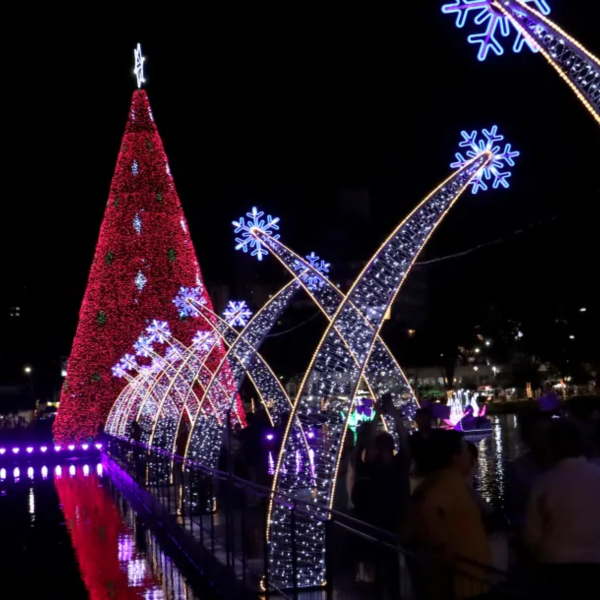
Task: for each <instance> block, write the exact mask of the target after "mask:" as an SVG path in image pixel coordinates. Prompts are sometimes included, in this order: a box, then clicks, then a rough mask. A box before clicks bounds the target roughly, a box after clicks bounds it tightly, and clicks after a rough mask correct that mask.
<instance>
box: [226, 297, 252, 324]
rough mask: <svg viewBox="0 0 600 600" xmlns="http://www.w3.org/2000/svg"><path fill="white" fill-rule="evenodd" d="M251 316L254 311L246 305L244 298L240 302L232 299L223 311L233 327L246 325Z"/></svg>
mask: <svg viewBox="0 0 600 600" xmlns="http://www.w3.org/2000/svg"><path fill="white" fill-rule="evenodd" d="M251 316H252V311H251V310H250V309H249V308H248V307H247V306H246V302H244V300H240V301H239V302H236V301H235V300H230V301H229V304H228V305H227V307H226V308H225V310H224V311H223V317H224V318H225V320H226V321H227V322H228V323H229V324H230V325H231V326H233V327H246V325H247V323H248V320H249V319H250V317H251Z"/></svg>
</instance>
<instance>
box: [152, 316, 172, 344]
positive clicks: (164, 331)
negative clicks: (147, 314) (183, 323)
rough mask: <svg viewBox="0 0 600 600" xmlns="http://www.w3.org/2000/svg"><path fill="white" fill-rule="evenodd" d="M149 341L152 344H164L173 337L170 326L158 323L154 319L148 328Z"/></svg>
mask: <svg viewBox="0 0 600 600" xmlns="http://www.w3.org/2000/svg"><path fill="white" fill-rule="evenodd" d="M146 331H147V332H148V340H149V341H150V342H157V343H158V344H164V343H165V342H166V341H167V340H168V339H169V338H170V337H171V330H170V329H169V324H168V323H167V322H166V321H157V320H156V319H154V320H153V321H152V323H151V324H150V325H148V327H146Z"/></svg>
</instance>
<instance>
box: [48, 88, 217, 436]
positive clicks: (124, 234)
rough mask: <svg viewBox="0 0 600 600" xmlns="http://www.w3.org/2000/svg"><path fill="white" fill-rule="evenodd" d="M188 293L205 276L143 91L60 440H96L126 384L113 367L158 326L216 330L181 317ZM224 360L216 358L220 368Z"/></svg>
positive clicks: (73, 366) (135, 105) (68, 385)
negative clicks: (179, 304) (179, 297)
mask: <svg viewBox="0 0 600 600" xmlns="http://www.w3.org/2000/svg"><path fill="white" fill-rule="evenodd" d="M180 286H186V287H196V286H202V275H201V273H200V267H199V265H198V260H197V259H196V254H195V251H194V246H193V244H192V240H191V239H190V236H189V233H188V227H187V223H186V220H185V217H184V215H183V210H182V208H181V204H180V202H179V198H178V196H177V192H176V191H175V185H174V182H173V178H172V176H171V173H170V171H169V165H168V162H167V157H166V155H165V152H164V149H163V145H162V142H161V139H160V136H159V134H158V131H157V129H156V125H155V123H154V118H153V116H152V111H151V109H150V104H149V102H148V97H147V96H146V92H145V91H144V90H136V91H135V92H134V94H133V100H132V103H131V110H130V111H129V119H128V122H127V127H126V130H125V135H124V136H123V142H122V145H121V150H120V152H119V157H118V160H117V166H116V169H115V173H114V176H113V180H112V184H111V188H110V194H109V198H108V204H107V207H106V212H105V214H104V221H103V223H102V227H101V229H100V238H99V240H98V245H97V247H96V253H95V256H94V262H93V263H92V268H91V271H90V276H89V281H88V285H87V289H86V292H85V297H84V299H83V304H82V306H81V310H80V313H79V324H78V326H77V332H76V334H75V339H74V342H73V347H72V350H71V356H70V358H69V362H68V367H67V377H66V380H65V383H64V387H63V391H62V395H61V402H60V408H59V412H58V415H57V417H56V422H55V425H54V436H55V438H56V440H57V441H59V442H71V441H73V442H78V441H81V440H83V439H86V438H89V437H93V436H95V435H96V433H97V431H98V428H99V426H101V425H103V424H104V423H105V421H106V418H107V416H108V413H109V411H110V408H111V406H112V404H113V402H114V401H115V400H116V398H117V396H118V394H119V392H120V391H121V390H122V388H123V386H124V385H125V382H124V380H123V379H117V378H115V377H113V376H112V373H111V367H112V366H113V365H115V363H117V362H118V361H119V359H120V358H121V357H122V356H123V355H124V354H125V353H126V352H131V348H132V345H133V343H134V342H135V341H136V339H137V338H138V337H139V336H140V334H141V333H142V332H143V330H144V329H145V327H146V326H147V325H148V323H149V321H150V320H152V319H158V320H164V321H168V322H169V325H170V327H171V330H172V332H173V335H174V336H175V337H176V338H177V339H179V340H180V341H182V342H184V343H186V344H188V343H189V342H190V340H191V338H192V336H193V334H194V333H195V332H196V331H198V329H199V328H203V327H204V328H206V329H207V330H209V326H208V325H207V324H206V323H203V322H202V319H187V320H186V319H185V318H181V317H180V316H179V315H178V313H177V310H176V308H175V306H174V305H173V303H172V300H173V298H174V297H175V295H176V293H177V291H178V289H179V288H180ZM203 290H204V288H203ZM203 294H204V295H205V297H206V301H207V305H208V307H210V308H212V306H211V302H210V298H209V297H208V295H207V294H206V291H205V290H204V292H203ZM221 358H222V355H221V356H217V355H216V354H215V356H211V359H213V360H212V362H213V363H214V364H213V367H215V366H216V365H217V364H218V361H219V360H220V359H221ZM208 366H209V368H210V367H211V365H208ZM211 370H212V369H211Z"/></svg>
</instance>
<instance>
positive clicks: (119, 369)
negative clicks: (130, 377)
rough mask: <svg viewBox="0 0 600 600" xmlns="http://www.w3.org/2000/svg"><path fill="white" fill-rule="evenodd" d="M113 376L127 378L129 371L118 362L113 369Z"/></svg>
mask: <svg viewBox="0 0 600 600" xmlns="http://www.w3.org/2000/svg"><path fill="white" fill-rule="evenodd" d="M112 374H113V375H114V376H115V377H118V378H119V379H120V378H121V377H125V375H126V374H127V369H126V368H125V367H124V366H123V365H122V364H121V362H118V363H117V364H116V365H115V366H114V367H113V368H112Z"/></svg>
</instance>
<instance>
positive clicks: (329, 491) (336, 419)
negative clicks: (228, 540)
mask: <svg viewBox="0 0 600 600" xmlns="http://www.w3.org/2000/svg"><path fill="white" fill-rule="evenodd" d="M492 160H493V153H492V152H490V151H488V150H485V151H483V152H482V153H481V154H479V155H477V156H476V157H474V158H473V159H472V160H471V161H470V162H468V163H467V164H466V165H465V166H464V167H462V168H461V169H460V170H458V171H457V172H456V173H454V174H453V175H451V176H450V177H449V178H448V179H446V180H445V181H444V182H443V183H442V184H440V185H439V186H438V187H437V188H436V189H435V190H434V191H433V192H432V193H431V194H429V195H428V196H427V197H426V198H425V199H424V200H423V201H422V202H421V203H420V204H419V205H418V206H417V207H416V208H415V209H414V210H413V211H412V212H411V213H410V214H409V215H408V216H407V217H406V218H405V219H404V220H403V221H402V222H401V223H400V224H399V225H398V226H397V227H396V228H395V230H394V231H393V232H392V234H391V235H390V236H389V237H388V238H387V239H386V240H385V241H384V243H383V244H382V245H381V246H380V248H379V250H378V251H377V252H376V253H375V254H374V256H373V257H372V258H371V260H370V261H369V262H368V263H367V265H366V266H365V268H364V269H363V271H362V272H361V274H360V275H359V276H358V277H357V279H356V280H355V282H354V284H353V285H352V287H351V288H350V290H349V292H348V294H347V295H346V297H345V299H344V300H343V301H342V302H341V303H340V305H339V306H338V308H337V310H336V312H335V314H334V316H333V317H332V319H331V321H330V323H329V325H328V327H327V329H326V331H325V333H324V335H323V337H322V339H321V342H320V343H319V346H318V348H317V350H316V352H315V354H314V355H313V357H312V360H311V363H310V366H309V368H308V370H307V371H306V373H305V376H304V379H303V381H302V383H301V385H300V390H299V392H298V395H297V397H296V400H295V402H294V413H293V414H294V415H302V414H306V413H310V412H311V410H314V408H315V405H316V402H317V401H318V400H319V399H320V398H321V397H322V396H323V395H326V396H329V397H330V398H332V401H333V399H336V398H337V400H336V406H333V407H332V408H331V409H328V413H329V414H328V416H329V422H328V424H327V430H326V431H325V432H323V434H322V438H323V439H322V447H321V448H320V449H319V450H318V452H315V458H314V468H315V473H314V477H313V481H309V480H308V478H307V477H306V475H305V474H303V473H300V474H296V476H295V477H294V473H290V469H289V468H288V465H285V467H286V468H282V465H284V464H285V461H289V457H291V456H293V454H294V452H295V450H296V448H295V443H294V439H293V438H290V437H289V436H288V433H289V428H288V429H287V430H286V432H285V434H284V439H283V443H282V450H281V452H280V454H279V457H278V463H277V469H276V472H275V478H274V482H273V488H272V489H273V492H274V493H283V494H291V495H297V494H298V493H299V492H301V490H303V489H304V490H306V493H311V495H312V498H313V503H312V504H311V505H310V509H309V510H308V511H307V513H304V512H303V513H302V514H296V515H295V519H296V527H295V540H294V541H295V543H296V544H297V546H296V547H297V548H300V550H299V551H297V561H296V562H297V574H298V581H297V585H299V586H300V587H314V586H320V585H322V584H323V583H324V577H325V572H324V564H325V561H324V551H325V543H324V542H325V539H324V538H325V529H324V520H325V519H326V518H327V516H328V514H329V513H328V509H329V508H330V506H331V503H332V501H333V492H334V490H335V484H336V479H337V471H338V467H339V460H340V457H341V451H340V450H341V446H342V444H343V439H344V436H345V434H346V429H347V425H348V416H349V414H350V409H351V406H352V402H353V399H354V396H355V392H356V388H357V386H358V382H359V381H360V380H361V379H362V377H363V375H364V370H365V366H366V364H367V359H368V357H369V355H370V353H371V351H372V349H373V345H374V343H375V340H376V336H377V334H378V332H379V330H380V328H381V325H382V322H383V318H384V316H385V313H386V310H387V308H388V307H389V306H390V305H391V303H392V302H393V301H394V299H395V297H396V295H397V293H398V291H399V290H400V288H401V286H402V284H403V282H404V281H405V280H406V276H407V275H408V273H409V272H410V269H411V268H412V265H413V264H414V262H415V260H416V258H417V257H418V255H419V253H420V252H421V250H422V249H423V247H424V246H425V244H426V243H427V241H428V239H429V238H430V236H431V235H432V233H433V231H434V230H435V229H436V227H437V226H438V225H439V224H440V223H441V221H442V220H443V218H444V217H445V215H446V214H447V213H448V211H449V210H450V208H451V207H452V206H453V204H454V203H455V202H456V201H457V200H458V198H459V197H460V196H461V194H462V193H463V191H464V190H465V189H466V188H467V186H468V185H469V184H470V182H471V181H472V180H473V179H474V178H475V177H476V176H477V175H478V174H479V173H480V172H481V169H483V168H485V167H486V166H487V165H488V164H490V163H491V161H492ZM367 283H368V285H367ZM359 312H362V313H363V315H364V316H365V317H366V319H367V320H368V321H370V322H371V324H372V327H371V328H370V327H368V326H366V325H364V324H363V322H362V321H363V319H362V317H361V316H360V315H359V314H357V313H359ZM352 354H355V355H356V356H357V358H358V365H357V366H356V365H353V360H352ZM337 371H339V373H341V374H342V375H343V377H342V376H340V375H339V374H338V372H337ZM342 394H344V396H345V397H347V398H349V402H350V406H348V407H347V410H346V418H345V419H341V418H340V416H339V414H338V412H339V411H338V408H339V407H338V406H337V404H339V406H340V407H342V406H344V400H342V399H340V396H341V395H342ZM332 403H333V402H332ZM268 522H269V524H270V525H271V528H270V530H271V534H270V538H269V539H270V544H269V560H270V578H271V580H272V581H274V584H275V585H277V586H278V587H280V588H291V587H294V585H295V583H296V582H294V581H293V573H292V569H291V565H290V561H289V555H290V552H291V543H292V540H291V510H290V508H289V507H286V506H283V505H280V504H278V505H275V506H273V504H271V506H270V512H269V519H268ZM274 524H276V525H274Z"/></svg>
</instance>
